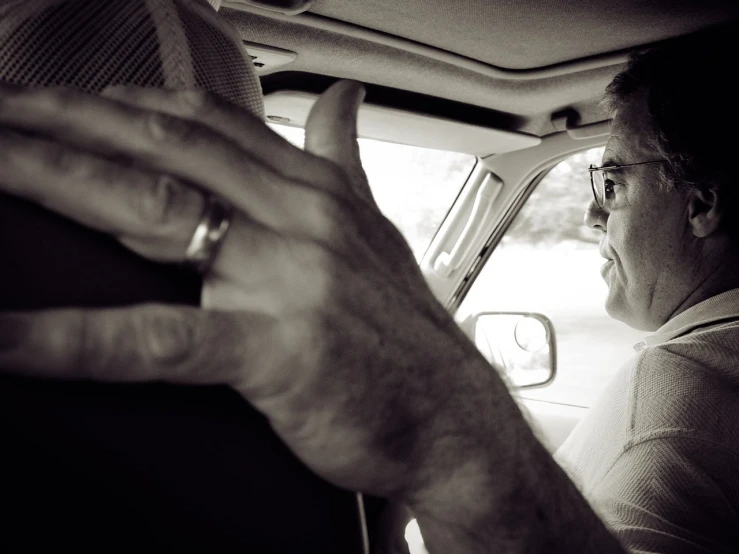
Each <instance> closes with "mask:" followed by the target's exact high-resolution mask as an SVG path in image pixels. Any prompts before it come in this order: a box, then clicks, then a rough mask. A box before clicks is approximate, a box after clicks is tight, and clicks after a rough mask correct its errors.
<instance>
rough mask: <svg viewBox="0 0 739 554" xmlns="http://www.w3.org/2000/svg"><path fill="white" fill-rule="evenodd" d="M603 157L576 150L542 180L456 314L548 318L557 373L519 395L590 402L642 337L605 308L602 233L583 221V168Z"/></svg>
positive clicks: (586, 192)
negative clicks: (518, 314)
mask: <svg viewBox="0 0 739 554" xmlns="http://www.w3.org/2000/svg"><path fill="white" fill-rule="evenodd" d="M602 155H603V148H594V149H591V150H588V151H586V152H581V153H578V154H575V155H573V156H571V157H569V158H567V159H566V160H564V161H562V162H560V163H559V164H557V165H556V166H555V167H554V168H553V169H552V170H551V171H550V172H549V173H548V174H547V175H546V176H545V177H544V178H543V179H542V181H541V182H540V183H539V184H538V186H537V187H536V190H534V191H533V192H532V194H531V196H530V197H529V198H528V200H527V201H526V203H525V204H524V206H523V208H522V209H521V211H520V212H519V213H518V215H517V216H516V218H515V220H514V221H513V223H512V224H511V226H510V227H509V229H508V230H507V232H506V234H505V236H504V237H503V239H502V240H501V242H500V243H499V244H498V246H497V247H496V249H495V251H494V252H493V254H492V255H491V256H490V257H489V258H488V261H487V262H486V264H485V267H484V268H483V269H482V271H481V272H480V274H479V275H478V277H477V279H476V280H475V283H474V285H473V286H472V288H471V289H470V291H469V293H468V294H467V296H466V298H465V299H464V301H463V302H462V304H461V306H460V308H459V310H458V311H457V314H455V317H456V319H457V321H460V322H461V321H463V320H464V319H465V318H466V317H467V316H468V315H470V314H474V313H479V312H485V311H514V312H521V311H532V312H539V313H543V314H544V315H546V316H548V317H549V318H550V319H551V320H552V322H553V323H554V328H555V333H556V339H557V358H558V371H557V377H556V378H555V380H554V382H553V383H552V384H550V385H548V386H546V387H543V388H540V389H524V390H522V391H520V392H519V396H521V397H523V398H532V399H538V400H547V401H551V402H556V403H561V404H570V405H574V406H584V407H589V406H591V405H592V404H593V403H594V401H595V400H596V398H597V396H598V395H599V393H600V392H601V390H602V389H603V388H604V387H605V385H606V384H608V382H609V380H610V378H611V376H613V374H614V373H615V372H616V371H618V369H619V368H620V367H621V366H622V365H623V364H624V363H626V361H627V360H628V359H629V358H630V357H631V356H633V354H634V350H633V346H634V344H636V343H637V342H639V341H640V340H642V339H643V338H644V335H645V333H643V332H641V331H636V330H633V329H631V328H629V327H627V326H626V325H625V324H623V323H621V322H619V321H615V320H613V319H611V318H610V316H609V315H608V314H607V313H606V311H605V307H604V302H605V298H606V291H607V289H606V285H605V283H604V281H603V279H602V278H601V276H600V272H599V269H600V266H601V265H602V264H603V263H604V260H603V258H601V257H600V254H599V253H598V243H599V241H600V238H601V235H602V233H601V232H600V231H596V230H594V229H590V228H588V227H586V226H585V225H584V223H583V218H584V215H585V209H586V208H587V206H588V204H589V203H590V201H591V200H592V198H593V196H592V192H591V188H590V178H589V176H588V172H587V168H588V166H589V165H590V164H596V165H599V164H600V161H601V157H602Z"/></svg>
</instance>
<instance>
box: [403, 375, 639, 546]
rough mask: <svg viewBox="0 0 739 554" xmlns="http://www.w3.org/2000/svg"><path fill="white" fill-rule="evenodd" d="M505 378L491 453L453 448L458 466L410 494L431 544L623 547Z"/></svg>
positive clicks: (490, 435) (490, 431)
mask: <svg viewBox="0 0 739 554" xmlns="http://www.w3.org/2000/svg"><path fill="white" fill-rule="evenodd" d="M500 385H501V386H500V390H499V391H497V394H498V398H497V400H496V401H495V403H494V404H495V405H494V406H491V410H490V412H489V414H490V416H489V417H488V418H486V419H485V421H487V422H490V425H488V427H489V429H488V430H487V432H488V445H487V453H483V454H478V455H472V456H467V455H465V452H456V453H453V454H452V455H454V456H455V457H456V458H457V459H458V460H459V461H460V463H461V465H460V467H459V470H458V471H455V472H453V473H452V474H451V475H447V476H446V478H445V479H442V480H440V481H439V482H437V483H435V484H434V485H432V486H429V487H427V488H426V489H425V490H424V491H423V492H422V493H421V494H419V495H415V497H414V498H413V499H412V500H411V501H410V502H409V504H410V506H411V509H412V510H413V512H414V514H415V516H416V519H417V521H418V524H419V527H420V529H421V532H422V534H423V537H424V541H425V543H426V546H427V548H428V550H429V552H430V553H431V554H434V553H454V552H460V553H462V552H464V553H466V554H471V553H478V552H480V553H482V552H485V553H490V552H505V553H518V552H521V553H524V552H525V553H538V552H541V553H552V552H567V553H575V552H597V553H598V554H610V553H620V554H623V553H624V552H625V550H624V549H623V548H622V547H621V545H620V544H619V542H618V541H617V540H616V539H615V538H614V537H613V536H612V535H611V534H610V532H609V531H608V529H607V528H606V526H605V525H604V524H603V522H602V521H601V520H600V519H599V518H598V516H597V515H596V514H595V513H594V512H593V510H592V509H591V507H590V506H589V504H588V503H587V502H586V500H585V499H584V498H583V497H582V495H581V494H580V492H579V491H578V490H577V488H576V487H575V485H574V484H573V483H572V481H570V479H569V478H568V477H567V475H566V474H565V473H564V471H563V470H562V469H561V468H560V467H559V466H558V464H557V463H556V462H555V461H554V459H553V458H552V457H551V456H550V455H549V453H548V452H547V451H546V449H545V448H544V447H543V446H542V445H541V443H540V442H539V441H538V440H537V439H536V437H535V436H534V433H533V432H532V430H531V428H530V427H529V425H528V423H527V422H526V420H525V419H524V417H523V416H522V414H521V412H520V411H519V409H518V407H517V406H516V405H515V402H514V401H513V399H512V398H511V397H510V395H509V394H508V392H507V390H506V389H505V386H504V385H503V384H502V383H500ZM493 418H494V419H493ZM481 436H483V435H481Z"/></svg>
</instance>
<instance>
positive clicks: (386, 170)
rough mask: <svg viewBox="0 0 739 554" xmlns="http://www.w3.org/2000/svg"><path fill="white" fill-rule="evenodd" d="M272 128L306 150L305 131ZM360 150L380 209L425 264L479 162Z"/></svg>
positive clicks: (427, 153) (392, 147)
mask: <svg viewBox="0 0 739 554" xmlns="http://www.w3.org/2000/svg"><path fill="white" fill-rule="evenodd" d="M269 126H270V127H271V128H272V129H274V130H275V131H276V132H277V133H279V134H280V135H282V136H283V137H285V138H286V139H287V140H289V141H290V142H291V143H293V144H294V145H296V146H298V147H300V148H302V147H303V143H304V139H305V133H304V131H303V129H301V128H298V127H288V126H286V125H277V124H273V123H271V124H269ZM359 150H360V155H361V157H362V165H363V166H364V169H365V171H366V173H367V178H368V180H369V184H370V188H371V189H372V194H373V195H374V197H375V200H376V201H377V205H378V206H379V207H380V210H382V212H383V214H384V215H385V217H387V218H388V219H389V220H390V221H392V222H393V224H395V226H396V227H397V228H398V229H399V230H400V232H401V233H402V234H403V236H404V237H405V239H406V240H407V241H408V243H409V244H410V246H411V248H412V249H413V253H414V255H415V257H416V260H417V261H420V260H421V258H422V257H423V255H424V253H425V252H426V249H427V248H428V246H429V244H431V240H432V239H433V238H434V235H435V234H436V231H437V230H438V228H439V226H440V225H441V223H442V222H443V221H444V218H445V217H446V215H447V213H448V212H449V209H450V208H451V207H452V204H454V201H455V200H456V199H457V196H458V195H459V191H460V190H461V189H462V186H463V185H464V184H465V182H466V181H467V178H468V177H469V175H470V173H471V172H472V169H473V167H474V166H475V163H476V161H477V160H476V158H475V157H474V156H471V155H469V154H459V153H456V152H444V151H441V150H431V149H429V148H420V147H417V146H406V145H403V144H393V143H390V142H383V141H379V140H372V139H359Z"/></svg>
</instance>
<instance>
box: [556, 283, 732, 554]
mask: <svg viewBox="0 0 739 554" xmlns="http://www.w3.org/2000/svg"><path fill="white" fill-rule="evenodd" d="M636 348H637V355H636V357H635V358H634V359H632V360H631V361H630V362H629V363H628V364H626V365H625V366H624V367H623V368H622V369H621V370H620V371H619V373H618V374H617V375H616V376H615V378H614V380H613V381H612V382H611V383H610V385H609V386H608V387H607V388H606V390H605V391H604V393H603V395H602V396H601V398H600V400H599V401H598V402H597V403H596V404H595V405H594V406H593V407H592V408H591V410H590V411H589V412H588V414H587V416H586V417H585V418H584V419H583V420H582V421H581V422H580V423H579V424H578V425H577V426H576V427H575V429H574V430H573V432H572V434H571V435H570V436H569V437H568V438H567V440H566V441H565V443H564V444H563V445H562V447H561V448H560V449H559V450H558V451H557V453H556V455H555V458H556V459H557V461H558V462H559V463H560V464H561V465H562V466H563V467H564V468H565V470H566V471H567V472H568V474H569V475H570V477H571V478H572V479H573V481H574V482H575V483H576V485H577V486H578V487H579V489H580V491H581V492H582V493H583V495H584V496H585V498H586V499H588V501H589V502H590V504H591V505H592V507H593V509H594V510H595V511H596V512H597V513H598V514H599V515H600V516H601V518H602V519H603V521H604V522H605V523H606V524H607V525H608V526H609V528H610V529H611V530H612V532H613V533H614V534H615V535H616V536H617V537H618V538H619V539H620V540H621V542H622V543H623V545H624V546H625V547H626V548H628V549H629V551H630V552H634V553H647V552H649V553H664V554H668V553H669V554H682V553H690V554H692V553H699V552H700V553H705V552H711V553H723V552H727V553H728V552H732V553H736V552H739V289H734V290H731V291H728V292H725V293H723V294H720V295H717V296H714V297H713V298H710V299H708V300H706V301H704V302H701V303H699V304H696V305H695V306H693V307H691V308H689V309H688V310H686V311H684V312H682V313H680V314H678V315H677V316H675V317H674V318H673V319H671V320H670V321H668V322H667V323H666V324H665V325H664V326H662V327H661V328H660V329H659V330H658V331H657V332H656V333H655V334H654V335H652V336H650V337H647V338H646V339H645V341H644V342H643V343H640V344H639V345H637V347H636ZM593 363H597V360H594V361H593Z"/></svg>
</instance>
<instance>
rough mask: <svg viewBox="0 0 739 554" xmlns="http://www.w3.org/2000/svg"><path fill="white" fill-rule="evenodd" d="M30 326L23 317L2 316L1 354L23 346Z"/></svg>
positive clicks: (14, 315)
mask: <svg viewBox="0 0 739 554" xmlns="http://www.w3.org/2000/svg"><path fill="white" fill-rule="evenodd" d="M27 334H28V324H27V323H26V320H25V318H24V317H23V316H20V315H17V314H8V313H4V314H0V353H5V352H10V351H12V350H15V349H16V348H18V347H19V346H21V345H22V344H23V342H24V341H25V339H26V335H27Z"/></svg>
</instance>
